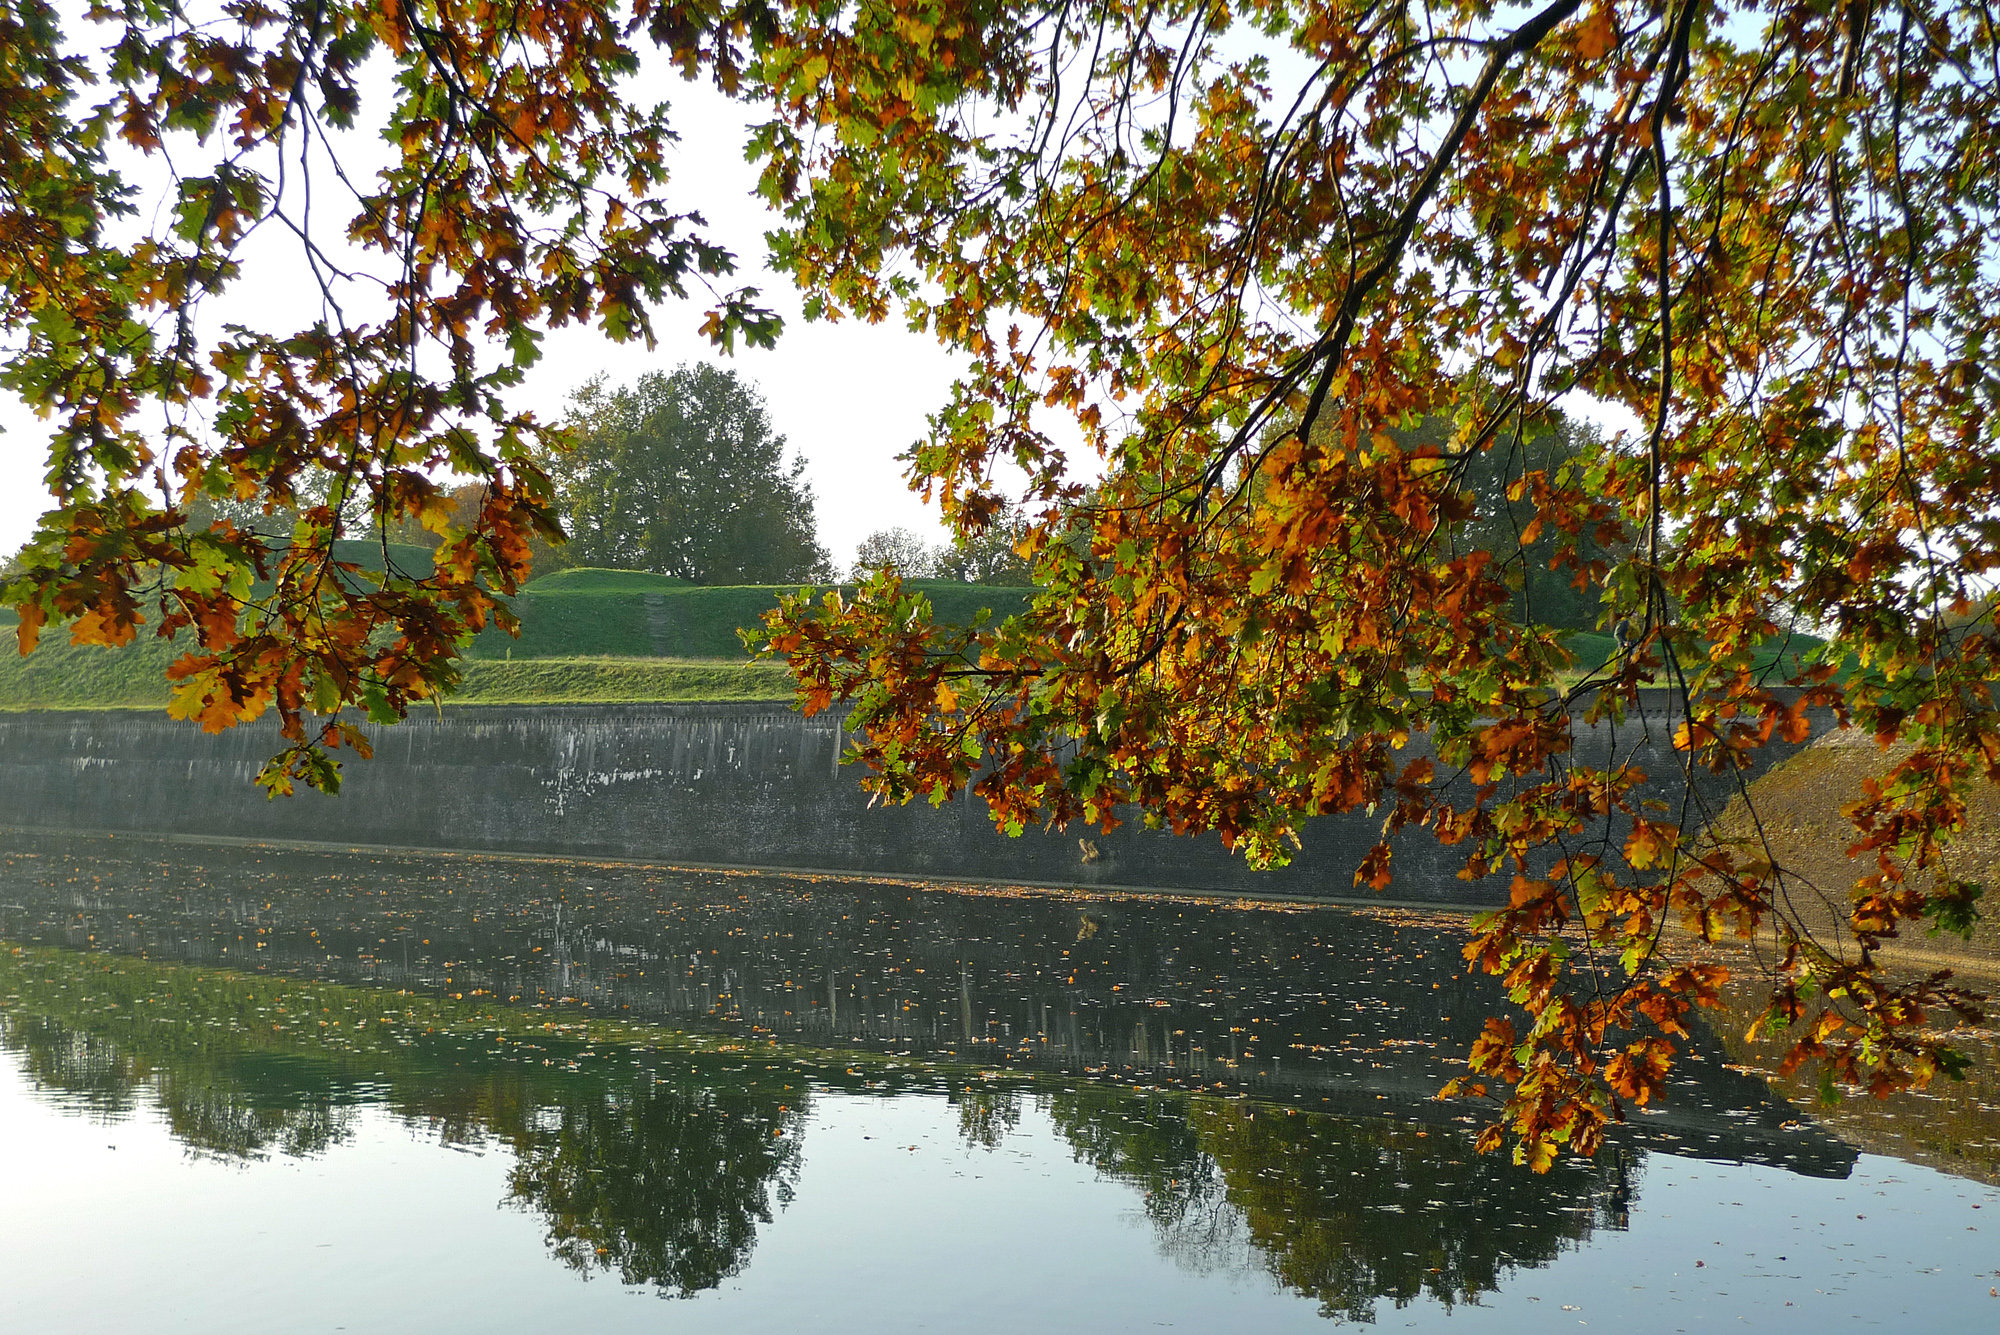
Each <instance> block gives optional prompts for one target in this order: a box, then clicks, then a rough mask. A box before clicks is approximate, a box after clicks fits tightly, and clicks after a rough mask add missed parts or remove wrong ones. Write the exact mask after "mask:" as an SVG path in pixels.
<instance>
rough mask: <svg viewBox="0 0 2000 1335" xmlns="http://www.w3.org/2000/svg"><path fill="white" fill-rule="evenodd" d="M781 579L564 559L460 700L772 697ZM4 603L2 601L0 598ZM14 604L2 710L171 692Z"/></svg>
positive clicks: (408, 551) (348, 554) (469, 672)
mask: <svg viewBox="0 0 2000 1335" xmlns="http://www.w3.org/2000/svg"><path fill="white" fill-rule="evenodd" d="M336 555H337V556H338V557H339V558H340V559H341V560H343V561H350V562H353V563H354V564H356V565H359V566H362V567H363V568H366V569H372V570H379V569H381V568H382V564H383V558H384V555H385V552H384V549H383V547H382V546H381V545H380V544H376V543H367V542H344V543H341V544H339V545H338V547H337V548H336ZM386 555H387V557H388V559H389V560H390V561H392V562H393V563H394V564H395V565H396V566H397V567H398V568H399V569H401V570H405V571H407V572H409V573H411V574H414V575H423V574H427V573H429V570H430V554H429V552H428V551H426V550H425V549H424V548H421V547H410V546H402V545H391V546H390V547H389V548H388V549H387V552H386ZM913 587H915V588H917V589H920V590H922V591H923V593H924V594H925V595H926V596H927V597H929V599H930V600H931V606H932V610H933V614H934V615H935V616H936V617H937V619H938V620H939V621H941V622H944V623H946V624H959V625H963V624H967V623H969V622H971V621H972V620H974V618H976V617H977V616H978V615H979V614H980V612H981V611H990V612H991V613H992V614H993V615H994V616H995V617H1005V616H1007V615H1009V614H1011V613H1013V612H1016V611H1018V610H1020V608H1021V607H1022V606H1023V605H1024V604H1025V602H1026V600H1027V593H1028V591H1027V590H1025V589H1019V588H1007V587H996V586H983V585H971V584H958V583H951V582H945V581H932V580H923V581H915V582H913ZM789 591H790V590H789V587H785V588H779V587H772V586H762V585H737V586H697V585H691V584H686V583H683V582H682V581H680V580H677V579H673V578H670V577H668V576H664V575H655V574H650V573H647V572H645V571H638V570H596V569H588V568H586V569H577V570H562V571H557V572H555V573H554V574H550V575H545V576H543V577H542V578H541V579H538V580H535V581H534V582H533V583H531V584H529V585H527V586H526V587H525V588H523V589H522V590H521V592H520V594H519V595H517V596H516V597H515V599H514V600H513V606H514V609H515V611H516V613H517V614H518V615H519V616H520V618H521V633H520V635H519V636H518V637H516V636H510V635H508V634H506V633H505V632H504V631H498V630H492V631H487V632H485V633H484V634H481V635H479V636H477V637H475V638H474V640H473V642H472V644H471V645H470V646H469V648H468V649H467V652H466V658H465V680H464V683H463V685H462V686H461V688H460V690H459V691H458V693H457V694H456V695H455V696H454V697H453V703H456V704H583V703H607V704H608V703H620V702H641V701H659V702H677V701H691V700H776V699H786V698H789V697H790V695H791V684H790V678H789V677H788V675H787V674H786V672H785V670H784V668H783V667H782V666H780V665H778V664H776V663H770V662H752V661H750V660H749V657H748V655H747V654H746V652H745V651H744V648H743V644H742V641H741V640H740V639H739V638H738V636H737V632H738V630H739V629H741V628H744V627H753V626H756V625H757V624H758V623H759V622H760V620H761V619H762V617H763V614H764V613H765V612H766V611H768V610H769V609H770V608H771V607H772V606H773V605H775V603H776V602H777V598H778V595H779V594H780V593H783V592H789ZM0 611H4V609H0ZM13 620H14V618H13V615H12V613H11V612H5V614H4V615H0V709H150V708H158V707H160V706H163V705H164V704H165V703H166V700H167V686H166V681H165V677H164V673H165V670H166V667H167V664H168V663H170V662H171V661H172V660H173V659H174V657H175V656H176V651H175V649H174V648H173V646H171V645H167V644H162V643H161V642H159V641H158V640H154V639H150V638H145V637H143V636H142V638H141V639H140V640H139V641H138V642H136V643H135V644H134V645H132V646H131V647H129V648H127V649H122V650H117V651H109V650H104V649H98V648H81V647H73V646H71V645H69V644H68V643H66V641H65V639H64V637H63V636H62V635H61V634H60V633H58V634H55V635H51V636H49V637H47V638H46V639H45V640H44V641H43V644H42V647H41V648H40V649H39V650H38V651H37V652H36V653H35V654H34V655H33V656H31V657H29V658H27V659H23V658H21V657H20V656H19V655H18V654H16V653H14V652H13V648H14V646H13V643H12V639H11V636H12V634H13V632H12V630H11V625H12V622H13ZM1569 645H1570V649H1571V651H1572V652H1573V653H1574V654H1575V655H1576V660H1577V661H1576V667H1575V673H1576V675H1578V676H1581V674H1582V673H1584V672H1587V671H1590V670H1591V669H1593V668H1595V667H1597V666H1599V665H1601V664H1603V663H1605V662H1606V661H1608V660H1609V659H1610V658H1611V656H1612V652H1613V644H1612V640H1611V637H1610V636H1609V635H1596V634H1588V633H1585V634H1577V635H1574V636H1571V637H1570V640H1569Z"/></svg>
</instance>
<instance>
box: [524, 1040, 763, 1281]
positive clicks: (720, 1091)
mask: <svg viewBox="0 0 2000 1335" xmlns="http://www.w3.org/2000/svg"><path fill="white" fill-rule="evenodd" d="M802 1120H803V1119H802V1117H801V1115H800V1114H799V1112H797V1111H793V1110H791V1109H788V1108H787V1107H785V1106H784V1105H782V1104H779V1103H777V1102H775V1101H774V1099H773V1097H771V1096H770V1095H768V1094H766V1093H764V1092H762V1091H754V1090H748V1089H741V1088H733V1087H729V1086H716V1085H712V1084H706V1083H703V1084H696V1083H693V1082H690V1081H687V1080H684V1079H673V1078H666V1077H656V1076H652V1075H649V1074H645V1073H643V1072H642V1073H641V1074H640V1075H639V1076H637V1077H636V1078H635V1079H634V1080H632V1081H631V1082H630V1083H629V1084H624V1085H619V1086H615V1087H612V1088H605V1089H594V1090H591V1089H575V1090H570V1089H563V1090H558V1091H557V1093H556V1098H555V1099H554V1101H553V1102H551V1103H548V1104H544V1105H543V1106H542V1107H541V1108H539V1109H537V1110H536V1112H535V1114H534V1116H533V1117H531V1118H530V1119H528V1120H527V1121H526V1122H525V1123H524V1124H523V1125H520V1126H518V1127H515V1128H512V1129H511V1130H510V1136H511V1139H512V1140H513V1142H514V1147H515V1151H516V1153H517V1155H518V1156H519V1157H518V1160H517V1162H516V1164H515V1166H514V1170H513V1172H512V1173H511V1174H510V1175H509V1178H508V1185H509V1187H510V1189H511V1190H512V1192H513V1195H514V1199H515V1200H516V1201H517V1202H519V1203H521V1204H523V1205H526V1206H528V1207H530V1208H532V1209H534V1210H536V1211H537V1212H539V1213H540V1214H541V1215H542V1217H543V1219H544V1220H545V1221H546V1223H547V1227H548V1242H549V1249H550V1250H551V1251H552V1252H554V1253H555V1255H556V1256H557V1257H559V1258H560V1259H561V1260H562V1261H563V1262H564V1263H565V1264H567V1265H569V1266H570V1267H571V1268H573V1269H575V1270H578V1271H581V1272H582V1273H584V1274H589V1273H591V1272H592V1271H596V1270H601V1271H605V1272H615V1273H616V1274H617V1275H618V1276H619V1278H620V1279H622V1280H623V1281H624V1282H625V1283H627V1284H653V1285H657V1286H658V1287H659V1288H660V1289H661V1290H662V1291H663V1292H678V1293H693V1292H696V1291H699V1290H701V1289H708V1288H713V1287H715V1285H717V1284H719V1283H721V1282H722V1281H723V1280H724V1279H726V1278H728V1277H729V1276H731V1275H734V1274H736V1273H737V1272H738V1271H740V1270H741V1269H742V1268H743V1266H744V1265H745V1263H746V1262H748V1260H749V1257H750V1249H751V1247H752V1245H753V1244H754V1243H755V1242H756V1240H757V1229H758V1227H759V1226H760V1225H764V1224H768V1223H770V1222H771V1218H772V1214H773V1202H774V1201H775V1202H776V1205H777V1207H778V1208H780V1209H782V1208H783V1207H784V1206H786V1205H789V1204H790V1203H791V1200H792V1193H793V1190H794V1189H795V1187H796V1185H797V1181H798V1171H799V1150H798V1130H799V1126H800V1124H801V1122H802Z"/></svg>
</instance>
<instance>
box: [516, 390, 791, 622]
mask: <svg viewBox="0 0 2000 1335" xmlns="http://www.w3.org/2000/svg"><path fill="white" fill-rule="evenodd" d="M570 425H571V426H572V427H573V428H574V429H575V430H576V432H577V436H578V444H577V447H576V449H575V450H574V451H573V452H572V453H570V454H567V455H565V456H563V457H561V458H559V459H557V460H556V461H555V463H554V464H553V465H552V466H551V468H550V473H551V475H552V477H553V478H554V481H555V486H556V508H557V511H558V513H559V514H560V515H561V516H562V519H563V525H564V527H565V528H566V529H567V530H568V531H569V535H570V540H569V543H568V545H567V547H566V548H565V549H564V555H565V559H566V560H568V561H569V562H570V563H571V564H574V565H592V566H613V567H620V568H624V569H631V570H651V571H656V572H658V573H660V574H663V575H675V576H678V577H679V578H681V579H685V580H688V581H690V582H691V583H695V584H774V583H787V582H792V581H797V580H809V579H817V578H821V577H823V576H825V575H826V574H827V573H828V561H827V554H826V550H825V549H824V548H823V547H821V546H820V545H819V540H818V536H817V533H816V530H815V525H814V519H813V494H812V487H811V486H810V485H809V484H808V483H807V482H806V480H805V477H804V471H805V461H804V460H803V459H798V458H794V459H792V461H791V462H790V463H789V464H787V463H786V461H785V438H784V437H783V436H779V435H775V434H773V432H772V430H771V419H770V416H769V415H768V414H767V413H766V412H765V409H764V400H763V398H762V397H761V396H760V395H759V394H758V393H757V391H756V388H755V387H754V386H753V385H751V384H750V383H748V382H746V381H745V380H744V379H743V378H742V377H740V376H739V375H737V373H736V372H734V371H724V370H719V369H717V368H716V367H713V366H709V365H706V364H702V363H692V364H688V365H684V366H681V367H679V368H678V369H676V370H675V371H673V372H672V373H671V374H661V373H659V372H653V373H649V374H647V375H643V376H641V377H639V379H638V381H637V382H636V383H634V384H633V385H631V386H629V387H623V388H611V387H609V386H607V385H606V384H605V382H604V380H603V379H602V378H601V377H600V378H599V379H596V380H592V381H591V382H590V383H589V384H587V385H585V386H584V387H583V388H582V389H581V390H579V391H577V394H576V396H575V398H574V400H573V401H572V404H571V412H570Z"/></svg>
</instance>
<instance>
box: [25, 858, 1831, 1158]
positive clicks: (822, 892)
mask: <svg viewBox="0 0 2000 1335" xmlns="http://www.w3.org/2000/svg"><path fill="white" fill-rule="evenodd" d="M60 847H61V844H60V841H57V843H56V844H54V845H51V848H50V855H49V856H48V857H46V858H44V859H29V858H22V857H19V856H17V857H15V858H14V859H13V860H12V862H11V866H10V867H9V868H8V870H7V873H6V876H7V879H6V880H5V881H4V882H0V885H4V886H5V891H4V894H0V900H9V901H12V902H15V903H19V904H22V905H23V907H22V908H20V909H16V910H6V909H0V933H5V934H14V935H21V934H26V935H29V936H33V937H36V938H38V939H45V940H50V941H52V942H60V943H62V944H67V945H73V946H84V945H92V944H95V945H98V946H107V945H108V946H111V947H113V948H116V949H120V950H125V951H130V952H133V953H151V954H154V955H159V956H164V957H169V958H174V959H181V960H187V961H191V962H198V963H208V964H228V965H233V966H238V967H250V968H258V967H269V968H274V969H279V970H283V971H287V972H299V973H307V974H318V975H322V976H327V977H333V978H338V979H342V980H346V981H369V982H374V983H378V984H384V985H389V986H395V987H407V988H412V989H416V990H420V991H427V992H437V993H443V994H447V995H462V996H494V997H497V998H499V999H501V1000H512V1001H519V1002H524V1003H563V1004H577V1005H584V1006H588V1007H590V1008H591V1009H593V1010H596V1011H599V1012H603V1013H611V1014H620V1015H629V1016H631V1017H633V1018H644V1019H658V1020H667V1021H671V1022H674V1023H679V1024H689V1023H692V1024H700V1025H706V1026H715V1027H721V1028H726V1029H731V1030H738V1031H741V1030H751V1031H755V1032H757V1033H759V1034H763V1035H767V1036H772V1037H777V1038H781V1039H787V1040H792V1041H799V1042H804V1043H809V1044H812V1045H815V1046H821V1047H838V1046H845V1045H853V1046H864V1047H868V1048H871V1049H874V1050H879V1051H888V1052H904V1053H909V1054H912V1055H919V1056H927V1057H943V1058H953V1059H959V1060H964V1061H968V1062H973V1063H977V1064H979V1065H982V1066H999V1065H1025V1066H1033V1067H1038V1068H1046V1069H1057V1070H1064V1071H1071V1072H1077V1073H1088V1074H1090V1075H1092V1076H1095V1077H1099V1078H1109V1079H1117V1080H1125V1081H1133V1082H1140V1083H1152V1084H1171V1085H1176V1086H1183V1087H1196V1086H1198V1087H1207V1088H1211V1089H1216V1088H1219V1089H1223V1090H1230V1091H1236V1090H1247V1091H1250V1092H1254V1093H1257V1094H1259V1095H1261V1096H1265V1097H1274V1098H1286V1099H1294V1100H1304V1101H1306V1102H1307V1103H1309V1104H1311V1105H1312V1106H1321V1107H1329V1108H1336V1109H1343V1110H1348V1111H1387V1110H1390V1109H1393V1110H1395V1111H1397V1112H1398V1113H1399V1114H1404V1115H1416V1116H1422V1117H1430V1118H1442V1117H1446V1116H1450V1115H1455V1114H1456V1113H1457V1112H1458V1111H1459V1110H1457V1109H1454V1108H1450V1107H1448V1106H1446V1105H1439V1104H1436V1103H1435V1102H1433V1101H1431V1095H1432V1094H1434V1093H1435V1091H1436V1089H1437V1088H1438V1086H1439V1085H1441V1084H1442V1083H1443V1081H1444V1080H1445V1079H1446V1078H1448V1077H1449V1076H1450V1075H1451V1074H1453V1073H1454V1072H1455V1070H1456V1069H1457V1067H1458V1063H1459V1062H1460V1061H1461V1060H1462V1057H1463V1053H1464V1051H1465V1050H1466V1049H1467V1047H1469V1045H1470V1043H1471V1040H1472V1038H1473V1037H1474V1035H1476V1033H1477V1032H1478V1025H1479V1022H1480V1019H1481V1017H1483V1016H1485V1015H1487V1014H1490V1013H1493V1011H1494V1009H1495V1008H1496V1007H1499V1006H1500V1005H1501V1004H1502V1003H1501V999H1500V998H1499V996H1498V994H1497V992H1496V991H1495V989H1494V988H1493V985H1492V984H1491V982H1490V980H1486V979H1484V978H1474V977H1469V976H1467V975H1466V973H1465V972H1464V968H1463V964H1462V962H1461V959H1460V956H1459V944H1460V942H1461V940H1462V936H1461V934H1460V933H1459V932H1458V931H1456V930H1455V929H1452V928H1450V927H1442V928H1441V927H1439V926H1437V925H1435V924H1430V923H1426V922H1423V921H1419V920H1414V919H1411V918H1410V917H1408V916H1407V915H1384V916H1374V915H1364V914H1356V913H1352V912H1347V911H1344V910H1337V909H1312V910H1301V911H1272V910H1245V909H1240V908H1234V907H1229V906H1224V905H1218V904H1212V903H1204V902H1181V903H1175V902H1160V901H1137V900H1132V901H1122V902H1113V903H1106V902H1103V901H1092V902H1090V903H1088V904H1083V903H1079V902H1077V901H1072V900H1066V899H1063V898H1058V897H1051V896H1041V895H1002V894H971V895H968V894H957V893H943V892H936V891H926V890H921V889H915V888H911V887H907V886H896V885H871V884H865V883H855V882H818V883H815V882H812V881H809V880H806V879H803V878H797V877H757V878H749V877H742V876H729V875H723V874H715V873H668V872H660V871H654V870H647V869H640V868H630V867H616V866H610V867H607V866H589V865H579V864H575V863H520V862H509V861H494V860H475V859H444V858H396V857H357V856H337V855H329V854H317V853H306V852H283V851H278V852H273V851H264V850H258V851H251V850H242V851H236V850H228V849H214V848H208V849H201V850H199V851H198V852H197V851H196V850H193V849H190V848H187V847H186V846H179V847H173V848H163V847H162V846H161V845H158V844H155V843H151V842H149V841H130V840H118V841H108V842H107V841H100V840H90V841H80V842H79V843H78V844H77V845H76V848H77V850H78V851H79V852H81V853H83V854H84V855H83V856H80V857H75V858H70V857H66V856H63V855H62V854H61V852H60ZM113 850H116V854H115V855H116V857H117V858H119V859H123V860H120V861H111V860H107V859H108V858H110V857H111V856H112V852H113ZM162 854H167V855H168V856H162ZM197 859H199V860H197ZM93 876H94V877H96V878H97V879H98V882H99V884H98V885H96V886H94V887H92V888H89V889H83V888H80V883H81V882H82V881H83V880H87V879H88V878H90V877H93ZM30 904H32V906H33V907H32V908H30V907H27V906H28V905H30ZM14 915H19V916H14ZM1795 1117H1796V1114H1795V1113H1794V1112H1793V1111H1792V1109H1791V1108H1790V1107H1789V1105H1785V1104H1782V1103H1778V1102H1774V1101H1773V1100H1771V1099H1770V1097H1769V1095H1768V1093H1767V1091H1766V1090H1765V1088H1764V1086H1763V1085H1762V1083H1761V1082H1759V1081H1756V1080H1752V1079H1749V1078H1746V1077H1741V1076H1737V1075H1734V1074H1732V1073H1731V1072H1729V1071H1726V1070H1724V1069H1723V1067H1722V1061H1721V1056H1720V1053H1719V1051H1717V1050H1716V1049H1715V1048H1714V1047H1713V1045H1712V1044H1706V1043H1700V1044H1697V1045H1696V1046H1695V1048H1694V1049H1693V1051H1692V1052H1691V1054H1690V1058H1689V1060H1688V1061H1687V1062H1685V1063H1684V1064H1683V1065H1682V1067H1681V1068H1680V1074H1679V1077H1678V1083H1677V1085H1676V1089H1675V1097H1674V1099H1673V1100H1672V1102H1671V1105H1670V1108H1669V1110H1668V1112H1667V1113H1666V1114H1665V1115H1664V1116H1646V1117H1642V1118H1640V1119H1639V1120H1640V1121H1641V1122H1642V1124H1643V1125H1644V1126H1645V1128H1646V1130H1647V1132H1648V1135H1649V1136H1650V1137H1651V1138H1653V1139H1654V1140H1655V1141H1656V1142H1658V1143H1663V1144H1668V1145H1673V1144H1676V1143H1680V1144H1684V1145H1685V1146H1686V1147H1688V1148H1690V1149H1694V1150H1698V1151H1700V1152H1703V1153H1716V1154H1726V1155H1729V1156H1731V1157H1740V1158H1748V1159H1755V1160H1775V1161H1780V1162H1785V1163H1788V1164H1790V1165H1792V1166H1795V1167H1801V1168H1806V1167H1810V1168H1811V1169H1812V1170H1813V1171H1820V1172H1836V1173H1838V1172H1844V1171H1845V1168H1846V1165H1847V1164H1848V1163H1849V1162H1851V1159H1852V1155H1851V1154H1850V1153H1847V1152H1845V1151H1844V1150H1843V1149H1841V1148H1839V1147H1836V1146H1834V1145H1833V1144H1832V1143H1831V1142H1828V1141H1826V1140H1825V1139H1824V1138H1822V1137H1816V1136H1813V1135H1811V1134H1808V1133H1804V1132H1800V1131H1798V1130H1797V1129H1796V1126H1795V1122H1794V1119H1795ZM1788 1124H1791V1125H1788Z"/></svg>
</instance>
